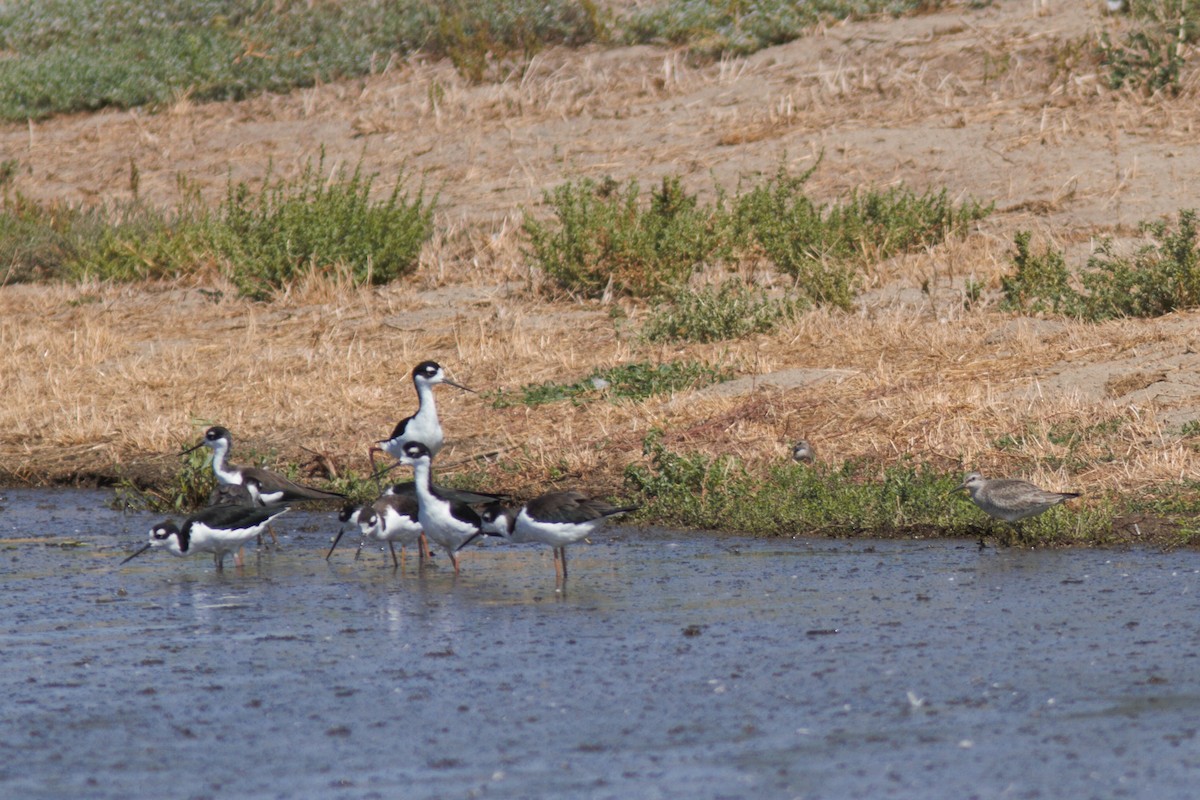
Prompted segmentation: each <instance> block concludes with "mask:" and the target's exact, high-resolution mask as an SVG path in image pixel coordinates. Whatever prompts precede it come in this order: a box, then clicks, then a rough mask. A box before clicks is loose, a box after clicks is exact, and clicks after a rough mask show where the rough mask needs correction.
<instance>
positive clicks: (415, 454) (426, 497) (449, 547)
mask: <svg viewBox="0 0 1200 800" xmlns="http://www.w3.org/2000/svg"><path fill="white" fill-rule="evenodd" d="M400 463H401V464H408V465H409V466H411V467H412V468H413V478H414V479H415V480H414V483H415V490H416V493H417V506H418V515H417V518H418V521H419V522H420V523H421V529H422V530H424V531H425V535H426V536H428V537H429V538H430V539H432V540H433V541H435V542H437V543H438V544H439V545H441V546H442V548H443V549H444V550H445V551H446V553H447V554H448V555H449V556H450V563H451V564H453V565H454V574H455V575H457V574H458V555H457V553H458V551H459V550H460V549H462V548H463V547H465V546H466V545H468V544H470V543H471V542H472V541H474V540H475V539H476V538H477V537H478V536H481V535H484V531H483V530H482V527H481V526H482V522H481V521H480V519H479V515H478V514H476V513H475V510H474V509H473V508H471V506H470V505H468V504H467V503H462V502H458V501H455V500H450V499H448V498H446V497H442V496H440V495H439V494H438V493H437V492H435V491H434V490H433V487H432V486H431V485H430V483H429V474H430V471H431V470H432V463H433V454H431V453H430V452H429V448H428V447H426V446H425V444H424V443H423V442H409V443H408V444H406V445H404V449H403V451H402V452H401V454H400Z"/></svg>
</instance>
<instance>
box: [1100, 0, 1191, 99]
mask: <svg viewBox="0 0 1200 800" xmlns="http://www.w3.org/2000/svg"><path fill="white" fill-rule="evenodd" d="M1129 5H1130V14H1131V16H1133V17H1135V18H1136V19H1138V20H1139V21H1140V25H1139V26H1138V27H1137V28H1135V29H1134V30H1131V31H1129V32H1128V33H1126V34H1125V36H1124V39H1123V40H1122V42H1121V43H1120V44H1114V43H1113V42H1112V40H1111V39H1110V38H1109V35H1108V33H1107V32H1104V33H1102V34H1101V35H1100V45H1099V53H1100V57H1101V60H1102V61H1103V62H1104V64H1105V66H1106V67H1107V69H1108V84H1109V86H1110V87H1111V88H1113V89H1119V88H1121V87H1123V86H1130V87H1133V88H1141V89H1144V90H1145V91H1147V92H1157V91H1162V90H1165V91H1168V92H1170V93H1172V94H1176V93H1178V92H1179V89H1180V87H1181V78H1182V73H1183V68H1184V66H1185V65H1186V63H1187V54H1188V52H1189V50H1190V49H1191V45H1194V44H1195V42H1196V38H1197V32H1198V31H1200V9H1198V8H1197V7H1196V4H1195V3H1193V2H1188V0H1130V2H1129Z"/></svg>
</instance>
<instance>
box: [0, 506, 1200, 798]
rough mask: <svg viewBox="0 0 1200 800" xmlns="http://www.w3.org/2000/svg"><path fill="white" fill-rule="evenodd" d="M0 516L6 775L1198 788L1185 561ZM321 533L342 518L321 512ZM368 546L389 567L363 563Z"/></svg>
mask: <svg viewBox="0 0 1200 800" xmlns="http://www.w3.org/2000/svg"><path fill="white" fill-rule="evenodd" d="M4 494H5V496H6V500H5V502H4V503H3V506H4V509H3V510H2V511H0V563H2V564H3V568H2V572H0V574H2V575H3V578H4V586H5V592H4V594H3V600H0V602H2V603H3V604H4V606H5V608H4V611H3V617H2V618H3V620H4V622H2V623H0V642H2V643H3V654H4V655H3V661H2V662H0V663H2V667H0V688H2V690H3V697H4V698H5V700H4V712H5V713H4V720H5V722H4V725H3V726H2V728H0V731H2V732H0V755H2V758H0V795H2V796H5V797H29V798H35V797H87V798H110V797H111V798H125V797H131V796H140V797H168V796H169V797H295V798H311V797H331V798H333V797H346V798H359V797H380V798H393V797H405V798H432V797H448V798H449V797H453V798H457V797H464V796H486V797H500V798H509V797H511V798H520V797H534V796H542V797H547V796H558V797H595V798H609V797H611V798H631V797H632V798H656V797H688V798H718V797H750V796H753V797H804V798H845V797H862V798H879V797H921V798H965V797H979V798H994V797H1073V798H1082V797H1106V798H1107V797H1147V798H1148V797H1155V798H1172V797H1179V798H1184V797H1193V796H1194V795H1195V791H1196V790H1195V786H1196V785H1197V780H1198V779H1200V741H1198V740H1197V737H1196V734H1197V730H1198V729H1200V660H1198V658H1197V655H1198V653H1200V554H1198V553H1196V552H1193V551H1183V552H1175V553H1160V552H1157V551H1151V550H1128V551H1126V550H1121V551H1112V550H1091V551H1084V550H1078V551H1055V552H1038V551H1023V550H1002V551H999V552H997V551H995V550H992V549H988V550H987V551H985V552H982V553H981V552H979V551H978V550H977V548H976V546H975V544H974V543H973V542H964V541H946V540H939V541H930V542H890V541H825V540H820V539H797V540H792V539H783V540H772V541H764V540H754V539H745V538H737V537H728V536H718V535H713V534H705V533H691V532H688V533H678V532H674V533H672V532H662V531H659V532H655V531H640V530H635V529H619V528H614V529H612V530H610V531H607V532H604V533H602V534H600V535H599V536H597V537H596V538H595V543H594V544H593V545H591V546H588V545H580V546H578V547H575V548H573V549H572V551H571V553H572V558H571V562H570V566H571V582H570V587H569V591H568V592H567V593H566V594H565V595H564V594H560V593H556V592H555V591H554V572H553V567H552V564H551V561H550V556H549V552H548V550H545V549H544V548H538V547H513V546H507V545H502V544H501V545H492V546H488V547H486V548H481V549H479V550H477V551H472V552H469V553H466V554H465V555H464V557H463V566H462V575H461V576H460V577H459V578H458V579H457V580H455V579H454V577H453V574H452V571H451V570H450V569H449V565H448V563H446V560H445V559H444V557H443V558H439V559H436V561H437V562H439V563H438V566H435V567H432V568H428V569H426V570H424V571H419V570H417V569H416V567H415V560H413V559H410V561H409V564H408V565H407V569H406V570H405V571H404V572H394V571H393V570H392V569H391V568H390V561H387V560H385V559H384V556H383V555H382V554H381V553H380V552H379V551H377V550H374V551H371V552H369V553H364V555H363V558H362V559H361V560H358V561H356V560H355V558H354V544H355V543H354V542H349V541H344V542H343V543H342V545H341V546H340V547H339V550H338V551H337V553H335V554H334V557H333V559H332V560H331V561H330V562H328V563H327V562H326V561H325V560H324V554H325V553H324V551H325V549H326V548H327V547H328V543H329V540H330V536H331V535H332V534H333V533H335V532H336V529H337V522H336V520H335V519H334V517H333V515H332V514H320V513H297V512H293V513H291V514H289V515H288V516H287V517H284V519H283V521H284V522H285V524H283V525H280V526H279V528H280V532H281V543H282V544H281V549H280V550H278V551H263V552H261V553H260V554H258V555H253V554H248V558H247V564H246V566H245V567H244V568H242V569H240V570H236V569H233V568H232V567H231V566H228V563H229V560H227V568H226V571H225V572H224V573H223V574H219V573H217V572H215V571H214V569H213V565H212V560H211V558H209V557H206V556H196V557H193V558H190V559H176V558H173V557H171V556H170V555H169V554H167V553H165V552H161V551H156V552H149V553H146V554H145V555H143V556H142V557H140V558H138V559H136V560H134V561H132V562H130V563H129V564H127V565H126V566H124V567H118V562H119V561H120V560H121V559H122V558H124V557H125V555H127V554H128V553H130V552H132V551H133V550H134V549H135V548H136V547H137V546H140V545H141V544H142V543H143V542H144V541H145V537H146V535H147V534H146V531H147V530H148V528H149V527H150V525H151V523H152V522H154V521H157V520H158V519H160V518H161V515H147V514H135V515H129V516H122V515H121V514H119V513H117V512H113V511H110V510H108V509H107V508H106V507H105V505H104V504H105V501H106V500H107V495H106V494H105V493H102V492H44V491H31V490H9V491H7V492H5V493H4ZM347 536H349V534H347ZM385 564H387V565H388V566H386V567H385V566H384V565H385Z"/></svg>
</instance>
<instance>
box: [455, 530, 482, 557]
mask: <svg viewBox="0 0 1200 800" xmlns="http://www.w3.org/2000/svg"><path fill="white" fill-rule="evenodd" d="M480 536H483V533H482V531H481V532H479V533H473V534H471V536H470V538H469V539H467V540H466V541H465V542H463V543H462V544H460V545H459V546H458V547H456V548H454V552H456V553H457V552H458V551H459V550H462V549H463V548H464V547H466V546H467V545H469V544H470V543H471V542H473V541H475V540H476V539H478V538H479V537H480Z"/></svg>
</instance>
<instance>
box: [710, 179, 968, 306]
mask: <svg viewBox="0 0 1200 800" xmlns="http://www.w3.org/2000/svg"><path fill="white" fill-rule="evenodd" d="M813 170H815V167H814V168H813V169H810V170H809V171H807V172H805V173H803V174H802V175H800V176H791V175H788V174H787V172H786V171H784V170H783V169H782V168H781V169H780V170H779V171H778V172H777V173H776V175H775V177H774V178H772V179H771V180H769V181H768V182H767V183H766V184H764V185H762V186H758V187H756V188H754V189H752V190H751V191H750V192H747V193H746V194H744V195H740V196H739V197H738V198H737V200H736V201H735V211H734V214H735V217H736V219H735V221H734V229H735V230H736V231H739V232H743V231H748V232H749V233H750V234H752V235H753V237H754V238H755V239H756V240H757V242H758V243H760V245H761V247H762V249H763V250H764V251H765V253H766V255H767V257H768V258H770V259H771V260H772V261H773V262H774V263H775V264H776V266H777V267H779V269H781V270H782V271H784V272H786V273H788V274H789V275H791V276H792V277H793V278H794V279H795V280H796V288H797V290H798V291H799V292H801V293H803V294H804V295H805V296H807V297H808V298H809V299H810V300H811V301H812V302H814V303H816V304H818V305H832V306H836V307H838V308H843V309H848V308H849V307H850V305H851V303H852V302H853V299H854V296H855V290H856V285H857V273H858V271H859V270H861V269H862V268H864V267H866V266H867V265H870V264H872V263H874V262H877V261H880V260H882V259H886V258H890V257H892V256H894V255H897V254H899V253H903V252H907V251H910V250H913V249H917V248H920V247H926V246H930V245H933V244H936V243H938V242H941V241H942V240H944V239H945V238H946V237H948V236H950V235H951V234H956V233H962V232H964V231H965V230H966V229H967V227H968V226H969V224H970V223H971V222H973V221H975V220H978V219H982V218H983V217H985V216H987V215H988V214H990V213H991V211H992V206H991V205H988V206H983V205H981V204H979V203H976V202H974V201H967V202H965V203H963V204H962V205H959V206H957V207H955V206H954V205H953V204H952V203H951V202H950V200H949V198H948V196H947V194H946V191H945V190H944V189H943V190H942V191H940V192H937V193H933V192H926V193H925V194H916V193H914V192H912V191H911V190H909V189H907V188H904V187H899V188H892V189H888V190H886V191H878V190H867V191H863V192H859V191H855V192H852V193H851V195H850V197H849V198H848V199H847V200H845V201H844V202H841V203H836V204H834V205H832V206H822V205H817V204H816V203H815V202H813V200H812V199H810V198H809V197H808V196H807V195H806V194H804V191H803V187H804V184H805V183H806V182H807V181H808V179H809V177H810V176H811V175H812V173H813Z"/></svg>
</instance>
